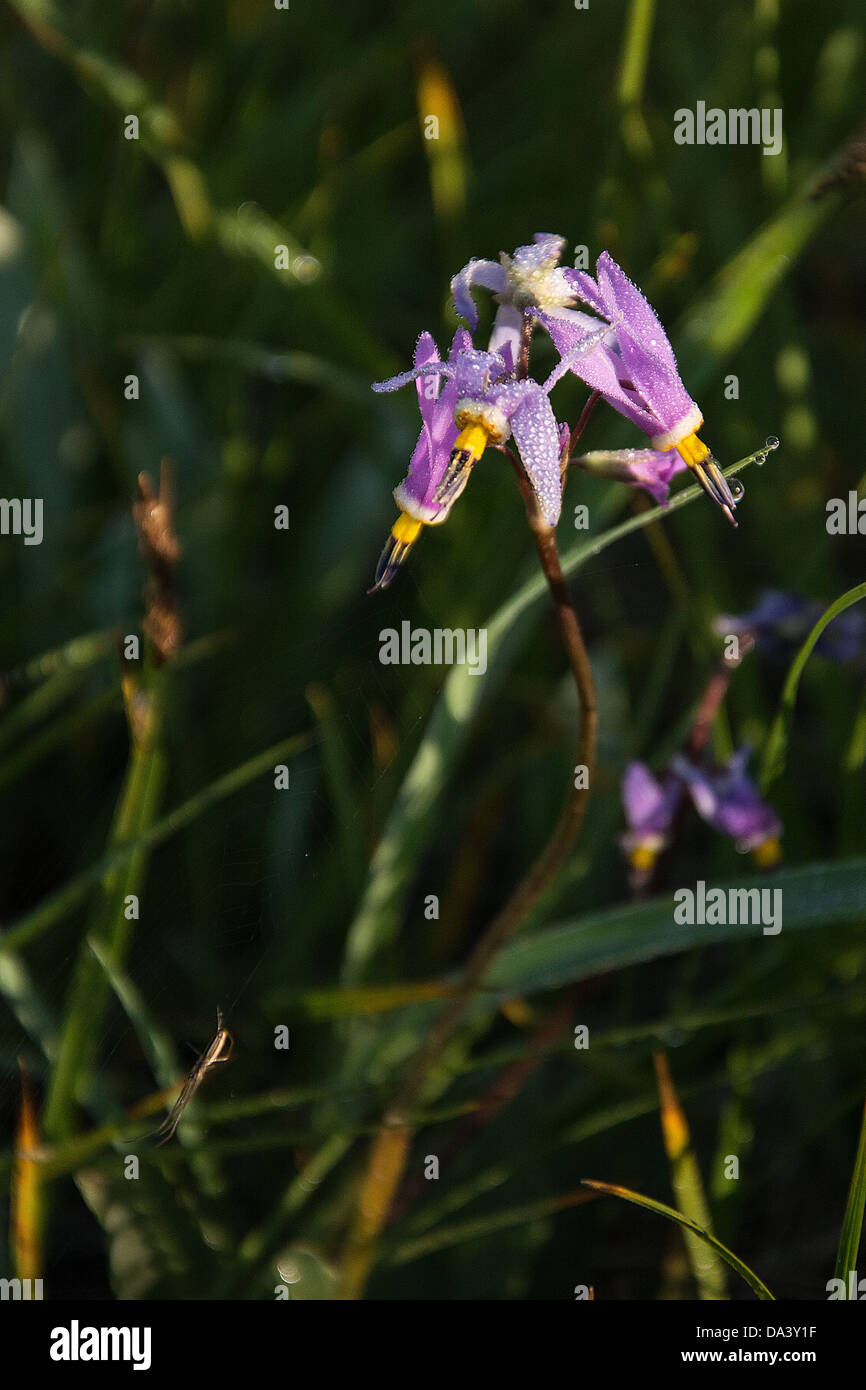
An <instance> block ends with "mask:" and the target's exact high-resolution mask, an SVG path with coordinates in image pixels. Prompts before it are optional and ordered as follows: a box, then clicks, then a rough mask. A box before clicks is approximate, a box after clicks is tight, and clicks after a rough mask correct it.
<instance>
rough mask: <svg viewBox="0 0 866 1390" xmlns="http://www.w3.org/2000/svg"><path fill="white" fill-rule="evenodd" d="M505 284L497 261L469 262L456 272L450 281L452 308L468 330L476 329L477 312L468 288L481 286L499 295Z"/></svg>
mask: <svg viewBox="0 0 866 1390" xmlns="http://www.w3.org/2000/svg"><path fill="white" fill-rule="evenodd" d="M505 284H506V276H505V271H504V270H503V268H502V266H501V265H499V263H498V262H497V261H482V260H471V261H469V262H468V263H467V264H466V265H465V266H464V267H463V269H462V270H460V271H458V272H457V274H456V275H455V276H454V278H453V280H452V281H451V294H452V296H453V298H454V307H455V309H456V310H457V313H458V314H459V315H460V317H461V318H463V319H465V320H466V322H467V323H468V324H469V327H470V328H472V329H475V328H477V327H478V310H477V309H476V307H475V301H474V299H473V298H472V295H471V294H470V293H469V290H470V287H471V286H472V285H483V286H484V288H485V289H488V290H495V291H496V292H497V293H501V292H502V291H503V290H504V289H505Z"/></svg>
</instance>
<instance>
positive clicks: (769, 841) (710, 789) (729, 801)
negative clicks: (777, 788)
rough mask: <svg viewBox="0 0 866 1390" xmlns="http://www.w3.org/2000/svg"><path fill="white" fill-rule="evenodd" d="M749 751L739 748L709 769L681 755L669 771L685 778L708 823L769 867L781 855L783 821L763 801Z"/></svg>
mask: <svg viewBox="0 0 866 1390" xmlns="http://www.w3.org/2000/svg"><path fill="white" fill-rule="evenodd" d="M750 751H751V750H750V749H749V748H748V747H744V748H740V749H738V751H737V752H736V753H734V754H732V756H731V757H730V758H729V759H728V762H727V763H726V764H725V765H724V767H719V768H709V769H708V768H703V767H698V766H696V764H694V763H692V762H691V761H690V760H689V759H688V758H687V757H685V755H684V754H678V755H677V756H676V757H675V758H673V759H672V761H671V764H670V770H671V772H673V773H675V774H676V776H677V777H680V778H682V780H683V782H684V783H685V784H686V786H687V788H688V791H689V795H690V796H691V799H692V801H693V803H694V806H695V809H696V811H697V812H698V815H700V816H701V817H702V818H703V820H705V821H706V822H707V824H708V825H711V826H712V827H713V829H714V830H718V831H719V833H720V834H722V835H729V836H730V838H731V839H732V840H733V841H734V842H735V844H736V847H737V849H738V851H739V852H740V853H741V854H746V853H747V852H748V851H750V850H751V851H752V852H753V853H754V855H755V859H756V861H757V863H758V864H759V865H760V867H761V868H770V867H772V866H773V865H774V864H776V863H778V861H779V859H780V858H781V851H780V848H779V837H780V835H781V833H782V823H781V821H780V820H779V817H778V816H777V815H776V812H775V811H774V810H773V807H772V806H770V805H769V804H768V802H766V801H762V800H761V797H760V794H759V792H758V789H757V787H756V786H755V784H754V782H753V781H752V779H751V777H750V776H749V774H748V772H747V771H746V765H747V763H748V761H749V756H750Z"/></svg>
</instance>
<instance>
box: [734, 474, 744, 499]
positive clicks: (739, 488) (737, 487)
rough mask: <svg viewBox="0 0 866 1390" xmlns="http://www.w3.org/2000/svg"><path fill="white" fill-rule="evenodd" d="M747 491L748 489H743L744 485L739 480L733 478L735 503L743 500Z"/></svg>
mask: <svg viewBox="0 0 866 1390" xmlns="http://www.w3.org/2000/svg"><path fill="white" fill-rule="evenodd" d="M745 491H746V489H745V488H744V487H743V484H742V483H741V482H740V480H739V478H733V479H732V480H731V496H732V497H733V499H734V501H735V502H739V501H740V500H741V498H742V497H743V495H744V493H745Z"/></svg>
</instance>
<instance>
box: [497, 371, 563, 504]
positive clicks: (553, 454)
mask: <svg viewBox="0 0 866 1390" xmlns="http://www.w3.org/2000/svg"><path fill="white" fill-rule="evenodd" d="M521 387H525V388H529V389H527V390H525V391H523V392H522V394H521V396H518V394H517V393H518V390H519V388H521ZM515 402H516V404H515ZM497 404H499V405H500V409H504V410H505V413H506V415H507V416H508V417H509V418H510V421H511V432H512V434H513V435H514V442H515V443H516V445H517V448H518V450H519V452H520V457H521V459H522V460H523V466H524V468H525V469H526V472H527V475H528V477H529V481H530V482H531V484H532V489H533V491H534V493H535V495H536V497H537V499H538V504H539V507H540V509H541V514H542V516H543V517H544V519H545V521H546V522H547V524H548V525H549V526H555V525H556V523H557V521H558V520H559V514H560V512H561V510H562V482H561V475H560V468H559V452H560V435H559V426H558V425H557V423H556V417H555V415H554V413H553V407H552V406H551V404H550V401H549V400H548V398H547V395H546V394H545V392H544V391H543V390H542V388H541V387H540V386H539V385H537V383H536V382H534V381H526V382H518V383H515V386H514V387H513V388H512V390H511V394H510V395H509V396H508V397H506V396H505V394H504V393H500V398H499V401H498V402H497Z"/></svg>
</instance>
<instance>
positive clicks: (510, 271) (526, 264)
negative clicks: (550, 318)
mask: <svg viewBox="0 0 866 1390" xmlns="http://www.w3.org/2000/svg"><path fill="white" fill-rule="evenodd" d="M561 250H562V246H561V245H557V248H556V251H555V253H554V254H549V255H547V256H546V257H545V258H544V259H543V260H541V259H539V254H538V251H539V248H538V247H537V246H524V247H521V248H520V249H519V250H518V251H516V252H515V254H514V256H507V255H504V254H503V256H502V257H501V261H502V267H503V269H504V271H505V277H506V283H507V286H508V288H507V290H506V292H505V294H502V295H497V296H496V298H497V299H499V301H500V302H503V301H507V302H508V303H510V304H513V305H514V307H515V308H516V309H530V308H536V309H541V310H542V311H543V312H544V313H552V312H553V311H554V310H556V309H563V308H565V307H566V306H567V305H571V304H573V303H574V299H575V295H574V290H573V289H572V287H571V285H570V284H569V283H568V280H567V278H566V276H565V275H564V274H563V271H562V270H561V268H560V267H559V265H558V261H559V257H560V254H561Z"/></svg>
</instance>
